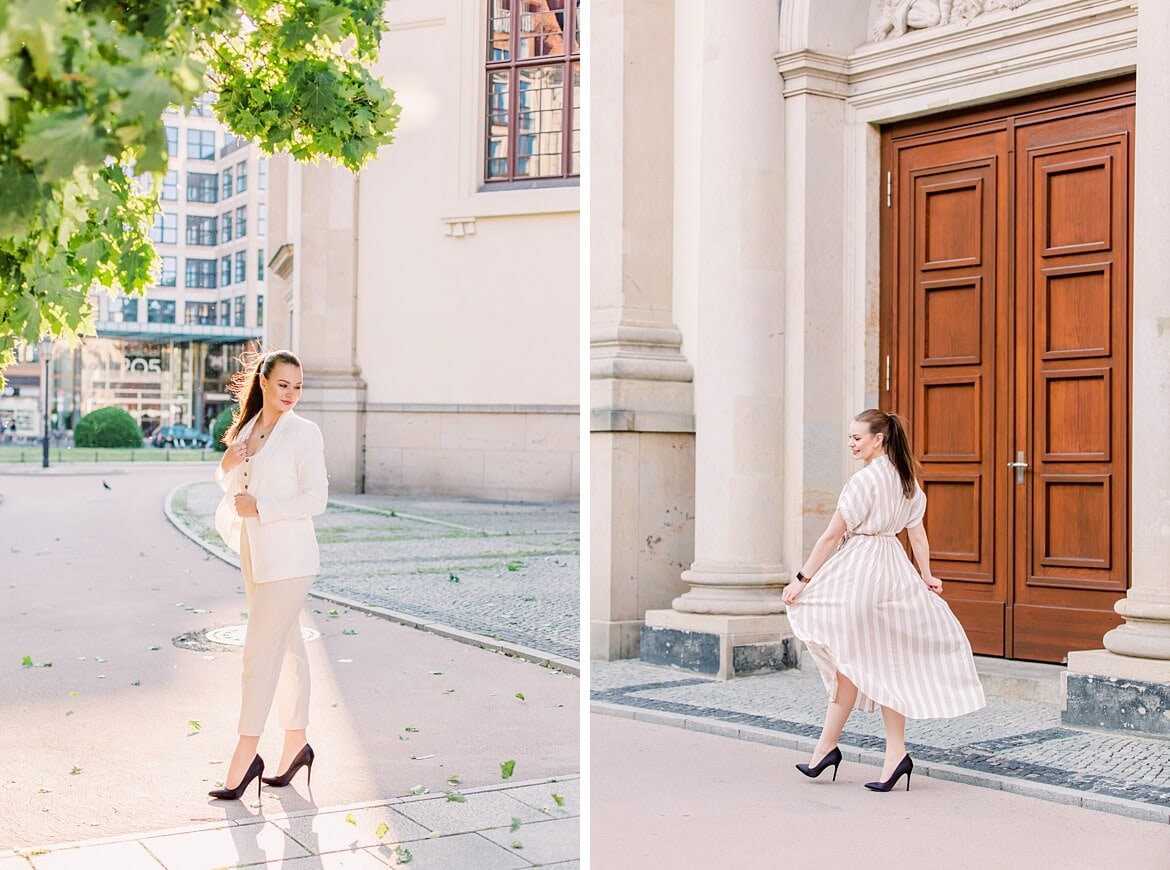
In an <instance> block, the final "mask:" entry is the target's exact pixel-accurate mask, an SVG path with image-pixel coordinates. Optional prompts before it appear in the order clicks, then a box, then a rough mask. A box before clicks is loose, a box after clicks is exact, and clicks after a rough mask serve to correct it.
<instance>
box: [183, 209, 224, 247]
mask: <svg viewBox="0 0 1170 870" xmlns="http://www.w3.org/2000/svg"><path fill="white" fill-rule="evenodd" d="M218 230H219V219H218V218H216V216H215V215H199V214H189V215H187V244H188V245H202V246H210V245H216V244H218V243H219V242H218V236H219V232H218Z"/></svg>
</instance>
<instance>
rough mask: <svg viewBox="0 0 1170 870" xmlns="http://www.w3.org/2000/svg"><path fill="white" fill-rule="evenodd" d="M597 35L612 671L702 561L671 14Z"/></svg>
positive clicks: (591, 132) (599, 630) (593, 607)
mask: <svg viewBox="0 0 1170 870" xmlns="http://www.w3.org/2000/svg"><path fill="white" fill-rule="evenodd" d="M586 28H587V42H588V44H589V46H590V58H589V69H588V82H587V90H586V112H587V114H586V124H585V136H586V139H587V143H586V153H587V159H588V161H589V164H588V166H587V167H586V174H587V176H588V178H589V184H588V185H587V187H586V188H585V190H584V191H583V193H584V196H585V198H586V207H585V209H584V210H583V213H584V215H586V216H587V219H588V220H587V223H586V224H585V228H586V231H587V232H588V233H589V264H588V269H589V277H588V284H587V287H588V292H589V295H590V301H591V304H592V318H591V320H592V325H591V326H592V334H591V341H590V345H591V347H590V352H591V360H590V411H591V413H590V430H591V435H590V451H591V463H590V465H591V480H590V503H591V508H590V514H591V534H590V537H591V548H592V549H591V560H590V561H591V565H592V568H591V576H590V648H591V655H592V656H593V657H594V658H598V659H614V658H629V657H632V656H636V655H637V654H638V649H639V640H640V635H639V632H640V629H641V627H642V615H643V613H644V612H645V611H646V610H647V608H653V607H665V606H667V605H668V604H669V602H670V600H671V599H672V598H673V597H674V596H676V595H677V594H678V593H679V592H681V591H682V583H681V582H680V581H679V576H678V575H679V571H680V569H681V568H682V567H684V566H685V565H686V564H687V563H689V561H690V558H691V554H692V552H693V527H692V518H693V506H694V493H693V487H694V434H693V433H694V417H693V408H692V399H691V376H692V369H691V366H690V364H689V363H688V362H687V361H686V359H684V357H683V355H682V353H681V351H680V344H681V342H682V334H681V333H680V332H679V330H678V328H677V327H676V326H675V324H674V321H673V316H672V299H671V256H672V250H673V239H672V229H671V214H672V202H673V197H672V183H673V180H672V179H673V168H674V160H673V153H672V143H673V136H672V132H671V127H672V117H673V111H674V105H673V102H674V93H673V82H672V64H673V58H674V51H673V42H674V39H673V29H674V13H673V9H672V4H670V3H663V2H661V0H595V2H593V3H592V4H591V5H590V7H589V11H588V17H587V19H586Z"/></svg>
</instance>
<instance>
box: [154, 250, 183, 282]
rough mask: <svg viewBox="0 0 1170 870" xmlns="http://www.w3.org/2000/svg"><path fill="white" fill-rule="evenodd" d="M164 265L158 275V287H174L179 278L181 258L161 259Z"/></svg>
mask: <svg viewBox="0 0 1170 870" xmlns="http://www.w3.org/2000/svg"><path fill="white" fill-rule="evenodd" d="M160 259H161V260H162V265H161V267H160V268H159V273H158V286H160V287H174V286H175V284H176V283H177V282H178V278H179V258H178V257H161V258H160Z"/></svg>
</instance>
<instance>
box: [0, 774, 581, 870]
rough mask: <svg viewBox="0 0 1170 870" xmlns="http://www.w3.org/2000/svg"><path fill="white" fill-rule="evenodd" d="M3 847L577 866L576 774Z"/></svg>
mask: <svg viewBox="0 0 1170 870" xmlns="http://www.w3.org/2000/svg"><path fill="white" fill-rule="evenodd" d="M451 794H455V795H457V796H459V795H461V796H462V800H452V799H451V798H450V797H449V796H448V795H444V794H440V795H434V794H424V795H420V796H412V797H404V798H396V799H393V800H388V801H373V802H368V803H362V804H353V805H350V806H341V807H329V808H321V809H318V808H313V809H311V810H300V811H297V812H291V813H284V814H277V815H267V814H265V815H248V816H244V817H241V818H239V819H232V820H228V821H222V822H217V823H214V824H209V825H201V826H193V827H188V828H180V829H176V830H164V831H150V832H144V833H139V834H129V835H125V836H121V837H107V838H105V839H101V840H91V841H85V842H80V843H67V844H60V845H53V846H49V847H44V848H35V849H21V850H18V851H16V852H0V870H61V868H78V870H82V868H85V870H89V868H102V867H111V868H113V867H117V868H137V867H153V868H156V870H157V868H160V867H162V868H167V870H203V868H207V867H228V866H232V867H237V866H255V867H272V868H277V867H283V868H303V870H310V868H322V867H338V868H340V867H347V868H358V870H362V868H365V870H377V868H385V867H403V866H406V865H407V864H409V865H410V867H411V868H412V870H413V868H416V867H417V868H420V870H424V868H428V867H431V868H437V870H438V868H453V867H477V868H478V867H493V868H501V870H506V868H515V870H523V868H526V867H534V866H536V867H548V868H552V867H555V868H559V870H578V868H580V866H581V863H580V859H579V857H578V856H579V854H580V824H581V820H580V816H581V795H580V778H579V777H578V776H576V775H570V776H567V777H557V778H555V779H547V780H541V781H534V782H522V783H516V784H515V785H507V786H489V787H486V788H477V789H464V790H463V791H462V792H456V791H452V792H451Z"/></svg>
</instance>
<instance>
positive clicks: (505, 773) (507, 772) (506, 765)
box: [500, 758, 516, 779]
mask: <svg viewBox="0 0 1170 870" xmlns="http://www.w3.org/2000/svg"><path fill="white" fill-rule="evenodd" d="M515 769H516V760H515V759H513V758H509V759H508V760H507V761H503V762H500V778H501V779H511V778H512V771H514V770H515Z"/></svg>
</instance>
